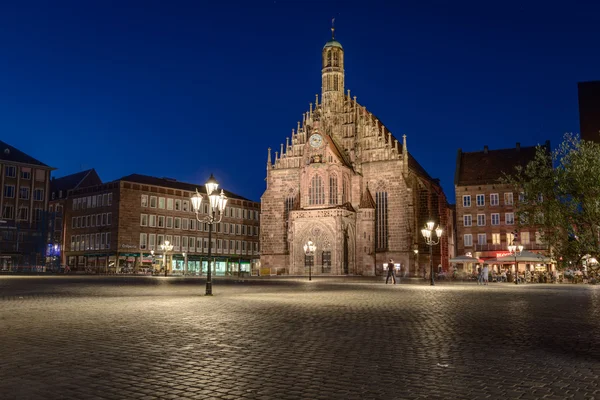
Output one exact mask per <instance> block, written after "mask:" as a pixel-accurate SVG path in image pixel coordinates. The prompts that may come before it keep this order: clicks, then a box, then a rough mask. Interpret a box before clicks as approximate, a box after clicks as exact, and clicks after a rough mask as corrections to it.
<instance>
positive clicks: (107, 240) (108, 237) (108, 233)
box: [106, 232, 110, 249]
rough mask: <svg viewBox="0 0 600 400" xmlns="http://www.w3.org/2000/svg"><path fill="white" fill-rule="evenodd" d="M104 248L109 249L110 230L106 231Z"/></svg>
mask: <svg viewBox="0 0 600 400" xmlns="http://www.w3.org/2000/svg"><path fill="white" fill-rule="evenodd" d="M106 248H107V249H110V232H106Z"/></svg>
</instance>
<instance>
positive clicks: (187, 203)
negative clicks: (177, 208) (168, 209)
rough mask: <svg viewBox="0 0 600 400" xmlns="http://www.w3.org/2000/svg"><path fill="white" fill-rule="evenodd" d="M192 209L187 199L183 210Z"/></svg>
mask: <svg viewBox="0 0 600 400" xmlns="http://www.w3.org/2000/svg"><path fill="white" fill-rule="evenodd" d="M189 209H190V202H189V201H187V200H184V201H183V211H188V210H189Z"/></svg>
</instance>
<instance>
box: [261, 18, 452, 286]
mask: <svg viewBox="0 0 600 400" xmlns="http://www.w3.org/2000/svg"><path fill="white" fill-rule="evenodd" d="M331 31H332V37H331V40H329V41H328V42H327V43H325V46H324V47H323V51H322V70H321V96H320V98H319V95H318V94H317V95H316V97H315V102H314V103H310V106H309V109H308V110H307V111H306V112H305V113H304V114H303V116H302V122H298V125H297V127H296V128H295V129H292V132H291V135H290V136H289V137H287V138H286V141H285V144H281V146H280V148H279V150H278V151H275V152H274V154H272V152H271V149H270V148H269V150H268V155H267V178H266V184H267V187H266V190H265V192H264V194H263V195H262V198H261V238H260V239H261V266H262V270H263V271H265V269H267V270H269V271H270V273H272V274H274V273H277V274H288V275H308V273H309V268H310V272H311V273H312V274H313V275H380V274H382V273H383V271H384V265H385V264H386V263H387V262H388V260H389V259H390V258H391V259H393V260H394V263H395V264H396V266H397V267H399V266H401V267H402V271H403V272H406V273H408V274H410V275H421V276H422V274H423V272H424V271H425V268H426V269H427V270H429V262H430V261H429V260H430V259H429V247H428V246H427V245H426V244H425V242H424V240H423V238H422V236H421V229H422V228H423V226H424V225H425V223H426V222H427V221H429V220H431V221H434V222H435V223H436V225H437V224H440V227H442V229H444V235H443V236H442V240H441V241H440V244H439V245H437V246H433V265H434V266H435V268H436V270H437V268H438V267H437V266H438V265H440V264H441V265H442V266H443V268H444V269H445V268H447V265H448V242H449V236H448V233H450V234H452V231H453V229H452V228H451V227H452V225H453V224H452V218H449V215H450V212H451V211H450V209H449V206H448V204H447V201H446V197H445V195H444V192H443V190H442V188H441V186H440V183H439V180H437V179H433V178H431V177H430V176H429V175H428V174H427V172H426V171H425V170H424V169H423V167H421V165H419V163H418V162H417V161H416V160H415V159H414V158H413V157H412V156H411V154H410V153H409V152H408V148H407V137H406V135H402V141H401V142H399V140H398V139H397V138H396V137H395V136H394V135H392V133H391V132H390V131H389V129H387V128H386V126H385V125H384V124H383V123H382V122H381V121H379V120H378V119H377V118H376V117H375V116H374V115H373V114H372V113H371V112H369V111H368V110H367V109H366V108H365V107H364V106H362V105H361V104H359V103H358V102H357V100H356V96H354V97H351V95H350V90H348V91H347V92H345V83H346V82H345V78H344V48H343V47H342V45H341V44H340V42H338V41H337V40H335V36H334V34H335V30H334V28H333V27H332V29H331ZM448 228H450V229H448ZM450 240H452V239H451V238H450ZM309 241H310V242H311V243H312V244H313V245H314V251H313V252H306V251H305V248H306V247H307V246H306V244H307V243H309Z"/></svg>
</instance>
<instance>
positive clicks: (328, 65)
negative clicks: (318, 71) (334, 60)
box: [325, 50, 331, 67]
mask: <svg viewBox="0 0 600 400" xmlns="http://www.w3.org/2000/svg"><path fill="white" fill-rule="evenodd" d="M325 66H327V67H331V50H327V64H326V65H325Z"/></svg>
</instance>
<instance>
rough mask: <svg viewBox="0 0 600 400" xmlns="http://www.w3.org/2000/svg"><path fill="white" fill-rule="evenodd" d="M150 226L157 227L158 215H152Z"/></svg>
mask: <svg viewBox="0 0 600 400" xmlns="http://www.w3.org/2000/svg"><path fill="white" fill-rule="evenodd" d="M148 226H150V227H151V228H154V227H156V215H150V219H149V221H148Z"/></svg>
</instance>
